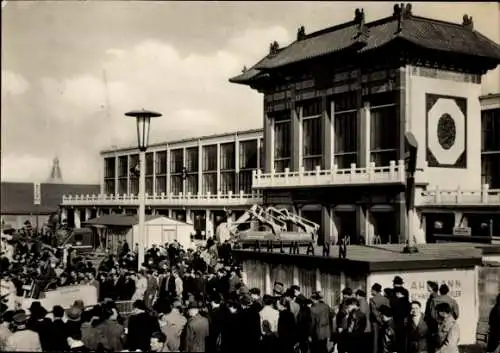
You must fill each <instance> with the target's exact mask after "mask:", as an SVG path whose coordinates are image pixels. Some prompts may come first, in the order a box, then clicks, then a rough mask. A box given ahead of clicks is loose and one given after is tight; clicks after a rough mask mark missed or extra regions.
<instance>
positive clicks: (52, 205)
mask: <svg viewBox="0 0 500 353" xmlns="http://www.w3.org/2000/svg"><path fill="white" fill-rule="evenodd" d="M99 191H100V186H99V185H90V184H52V183H41V184H40V194H41V204H40V205H34V203H33V201H34V200H33V198H34V184H33V183H15V182H2V183H1V194H0V199H1V213H2V214H48V213H51V212H55V211H57V210H58V208H59V205H60V204H61V203H62V197H63V195H70V194H72V195H74V194H89V195H91V194H98V193H99Z"/></svg>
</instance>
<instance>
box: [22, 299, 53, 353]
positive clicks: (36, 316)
mask: <svg viewBox="0 0 500 353" xmlns="http://www.w3.org/2000/svg"><path fill="white" fill-rule="evenodd" d="M29 310H30V314H31V317H30V318H29V320H28V329H30V330H33V331H35V332H37V333H38V336H39V337H40V344H41V345H42V350H43V351H44V352H45V351H50V350H52V331H51V328H52V322H51V320H50V319H48V318H46V317H45V316H46V315H47V310H46V309H45V308H44V307H43V306H42V305H41V304H40V302H38V301H35V302H33V303H32V304H31V307H30V309H29Z"/></svg>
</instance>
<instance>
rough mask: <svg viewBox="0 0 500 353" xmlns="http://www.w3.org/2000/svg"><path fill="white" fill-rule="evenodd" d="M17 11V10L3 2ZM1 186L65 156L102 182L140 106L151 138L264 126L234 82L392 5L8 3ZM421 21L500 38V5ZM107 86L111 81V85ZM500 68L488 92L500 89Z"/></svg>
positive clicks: (80, 174) (45, 171)
mask: <svg viewBox="0 0 500 353" xmlns="http://www.w3.org/2000/svg"><path fill="white" fill-rule="evenodd" d="M4 5H6V6H4ZM2 7H3V9H2V102H1V103H2V104H1V107H2V126H1V127H2V130H1V134H2V136H1V137H2V139H1V154H2V155H1V156H2V161H1V162H2V163H1V169H2V175H1V177H2V180H11V181H30V182H33V181H44V180H45V179H46V178H47V177H48V175H49V172H50V167H51V161H52V159H53V158H54V156H56V155H57V156H58V157H59V159H60V162H61V168H62V172H63V178H64V180H65V181H66V182H83V183H97V182H99V177H100V176H99V163H100V158H99V150H101V149H104V148H110V147H111V146H113V145H118V146H125V145H132V144H135V143H136V140H135V135H134V134H135V126H134V124H135V122H133V121H132V120H127V119H126V118H124V117H123V113H124V112H126V111H128V110H130V109H137V108H142V107H144V108H147V109H152V110H156V111H159V112H161V113H163V117H162V118H159V119H157V120H155V121H154V122H153V125H152V129H153V131H152V135H151V142H158V141H166V140H170V139H177V138H182V137H194V136H198V135H205V134H211V133H221V132H228V131H234V130H238V129H249V128H259V127H261V125H262V97H261V96H260V94H258V93H257V92H255V91H252V90H251V89H250V88H248V87H244V86H239V85H234V84H230V83H229V82H228V78H229V77H231V76H235V75H237V74H238V73H240V71H241V69H242V68H243V66H244V65H247V66H251V65H252V64H254V63H255V62H256V61H257V60H258V59H260V58H261V57H262V56H263V55H265V54H267V52H268V47H269V43H270V42H271V41H273V40H277V41H278V42H279V43H280V44H282V45H286V44H288V43H290V42H291V41H292V40H293V39H294V38H295V36H296V31H297V28H298V27H299V26H300V25H304V26H305V28H306V32H311V31H314V30H318V29H320V28H324V27H326V26H331V25H334V24H338V23H340V22H345V21H349V20H351V19H352V18H353V16H354V8H355V7H363V8H364V9H365V14H366V16H367V19H368V20H369V21H371V20H374V19H377V18H381V17H385V16H388V15H391V14H392V7H393V3H381V2H376V3H361V2H352V3H347V2H346V3H343V2H329V3H323V2H275V3H273V2H217V1H212V2H147V1H140V2H132V1H130V2H120V1H109V2H104V1H67V2H66V1H57V2H50V1H42V2H29V1H9V2H7V3H6V4H5V2H4V1H2ZM413 13H414V14H416V15H421V16H426V17H435V18H439V19H442V20H447V21H453V22H460V23H461V21H462V16H463V14H465V13H467V14H469V15H471V16H472V17H473V19H474V27H475V29H477V30H479V31H480V32H482V33H483V34H485V35H486V36H488V37H489V38H491V39H493V40H494V41H496V42H497V43H498V42H500V5H498V4H496V3H493V2H491V3H474V2H470V3H430V2H429V3H414V4H413ZM105 82H107V83H105ZM499 82H500V76H499V74H498V69H497V70H496V71H495V72H494V73H493V74H489V75H488V76H487V77H486V79H485V83H484V85H483V93H490V92H500V87H499V86H500V83H499Z"/></svg>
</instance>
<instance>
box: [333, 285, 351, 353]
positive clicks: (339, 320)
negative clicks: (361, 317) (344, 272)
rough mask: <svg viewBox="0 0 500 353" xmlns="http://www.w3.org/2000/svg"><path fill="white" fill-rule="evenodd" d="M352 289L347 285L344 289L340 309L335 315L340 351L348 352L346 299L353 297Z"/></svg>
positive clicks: (341, 352)
mask: <svg viewBox="0 0 500 353" xmlns="http://www.w3.org/2000/svg"><path fill="white" fill-rule="evenodd" d="M352 295H353V293H352V289H351V288H349V287H347V288H344V289H343V290H342V302H341V303H340V305H339V310H338V312H337V315H336V316H335V324H336V332H335V334H336V335H335V336H336V341H337V350H338V351H339V353H345V352H346V349H347V347H346V342H347V317H348V314H349V313H348V312H347V305H346V301H347V300H348V299H350V298H352Z"/></svg>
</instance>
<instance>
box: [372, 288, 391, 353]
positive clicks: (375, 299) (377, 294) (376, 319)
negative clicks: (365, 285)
mask: <svg viewBox="0 0 500 353" xmlns="http://www.w3.org/2000/svg"><path fill="white" fill-rule="evenodd" d="M371 292H372V297H371V298H370V325H371V331H372V335H373V336H372V337H373V341H372V347H373V352H374V353H377V352H379V346H380V340H381V338H380V337H381V336H380V334H381V332H380V330H381V327H382V326H383V324H384V321H383V319H382V314H381V313H380V308H381V307H382V306H386V307H389V306H390V303H389V299H388V298H387V297H385V296H384V295H382V286H381V285H380V283H374V284H373V286H372V288H371Z"/></svg>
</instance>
